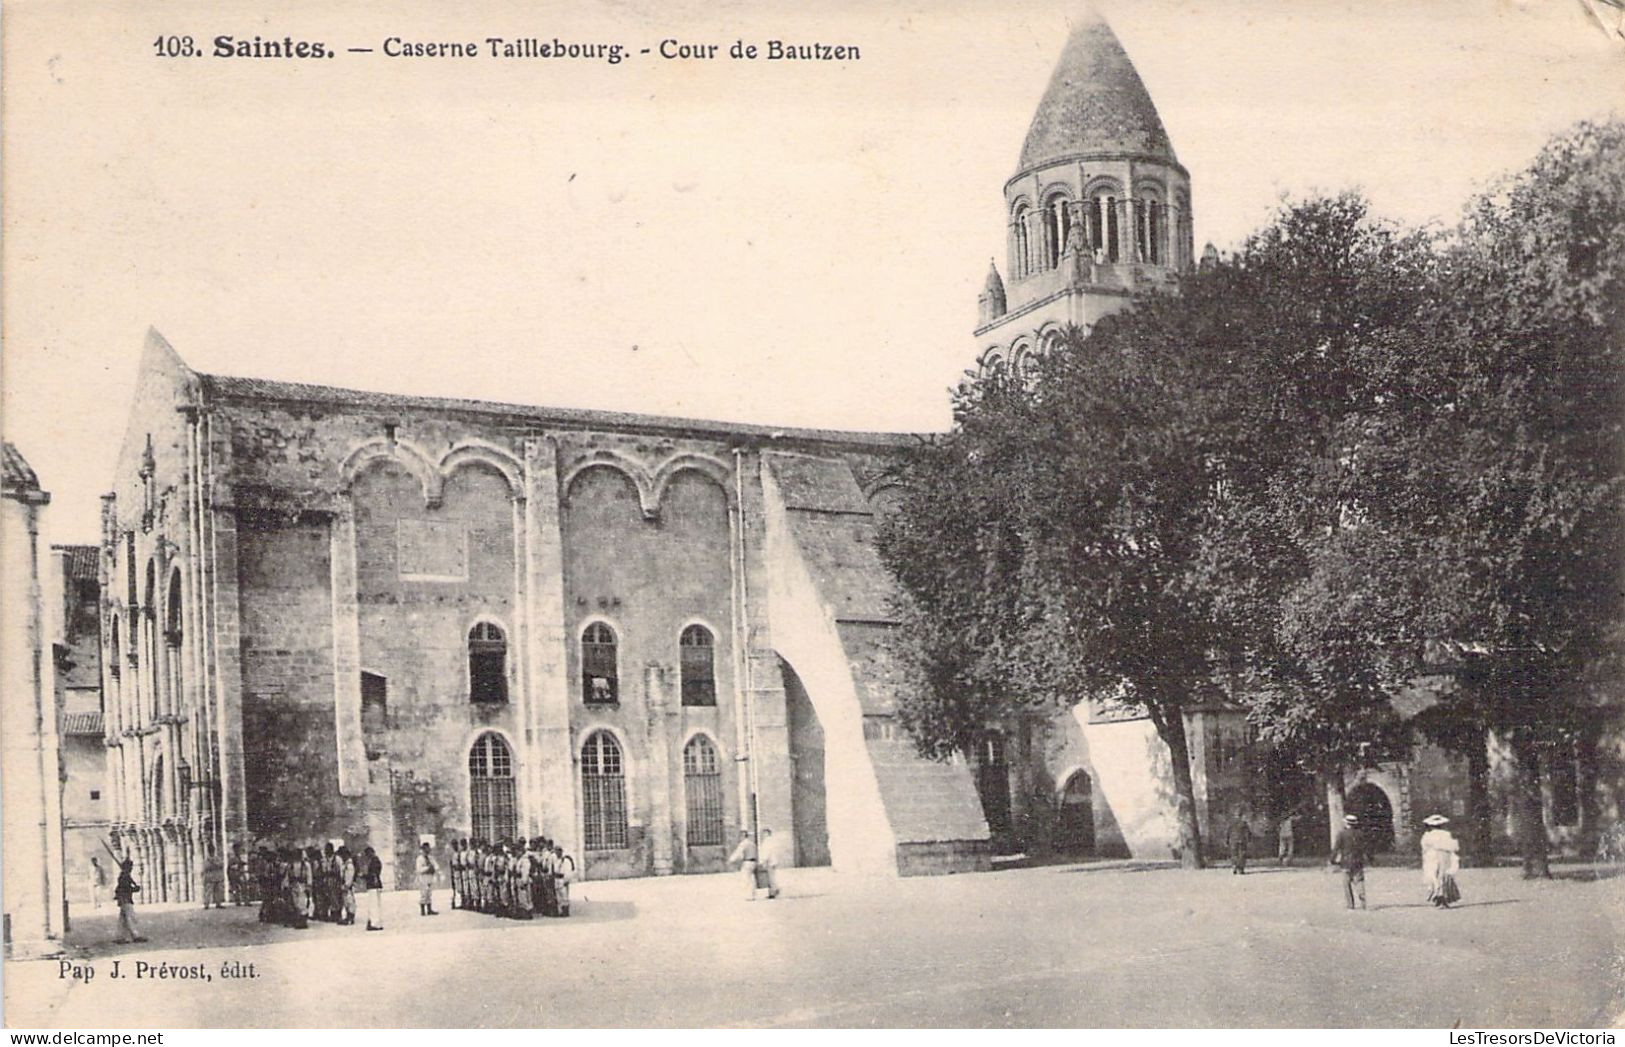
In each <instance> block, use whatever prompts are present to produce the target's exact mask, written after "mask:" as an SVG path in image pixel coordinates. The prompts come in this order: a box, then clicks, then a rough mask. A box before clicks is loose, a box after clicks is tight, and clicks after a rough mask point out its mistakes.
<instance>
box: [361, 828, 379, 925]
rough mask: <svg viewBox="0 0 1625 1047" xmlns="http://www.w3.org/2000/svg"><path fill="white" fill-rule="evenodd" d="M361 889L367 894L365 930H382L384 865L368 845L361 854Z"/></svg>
mask: <svg viewBox="0 0 1625 1047" xmlns="http://www.w3.org/2000/svg"><path fill="white" fill-rule="evenodd" d="M361 887H362V889H363V890H365V891H366V892H367V930H369V931H381V930H383V929H384V863H383V862H382V861H381V860H380V859H379V858H378V853H377V852H376V851H374V850H373V849H372V845H371V844H368V845H367V847H366V849H364V850H363V851H362V852H361Z"/></svg>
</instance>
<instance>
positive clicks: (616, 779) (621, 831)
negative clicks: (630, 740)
mask: <svg viewBox="0 0 1625 1047" xmlns="http://www.w3.org/2000/svg"><path fill="white" fill-rule="evenodd" d="M581 808H582V809H581V814H582V828H583V830H584V833H585V837H586V844H585V845H586V849H587V850H589V851H618V850H620V849H622V848H624V847H625V846H626V769H625V767H624V766H623V765H622V762H621V747H620V746H619V745H618V744H616V742H615V736H614V735H612V734H610V733H609V732H608V731H594V732H593V733H592V734H591V735H589V736H588V737H587V741H586V743H585V744H583V745H582V746H581Z"/></svg>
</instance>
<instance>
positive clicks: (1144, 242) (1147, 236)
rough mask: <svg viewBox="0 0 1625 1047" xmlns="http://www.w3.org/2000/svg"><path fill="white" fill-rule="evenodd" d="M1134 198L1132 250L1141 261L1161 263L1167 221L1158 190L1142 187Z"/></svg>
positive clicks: (1163, 257) (1163, 258)
mask: <svg viewBox="0 0 1625 1047" xmlns="http://www.w3.org/2000/svg"><path fill="white" fill-rule="evenodd" d="M1139 192H1140V195H1139V196H1138V197H1136V198H1135V200H1134V250H1135V257H1136V258H1137V259H1138V260H1139V261H1142V262H1148V263H1150V264H1152V265H1161V264H1163V262H1164V260H1165V253H1166V252H1165V251H1164V248H1163V241H1164V239H1165V238H1166V236H1167V231H1166V225H1167V221H1166V219H1165V217H1164V215H1163V207H1162V199H1161V197H1159V196H1158V195H1157V194H1158V190H1154V189H1142V190H1140V191H1139Z"/></svg>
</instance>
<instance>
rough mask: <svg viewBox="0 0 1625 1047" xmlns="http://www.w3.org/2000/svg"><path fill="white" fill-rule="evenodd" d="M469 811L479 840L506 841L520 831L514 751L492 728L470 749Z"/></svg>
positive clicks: (473, 830)
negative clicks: (515, 793) (514, 772)
mask: <svg viewBox="0 0 1625 1047" xmlns="http://www.w3.org/2000/svg"><path fill="white" fill-rule="evenodd" d="M468 814H469V820H470V823H471V824H470V828H471V830H472V832H471V835H472V836H473V837H474V839H476V840H502V839H506V838H508V837H511V836H516V835H518V833H519V814H518V809H517V805H516V803H515V801H514V779H513V751H512V750H511V749H509V748H508V743H507V742H505V741H503V740H502V736H501V735H499V734H496V733H494V732H491V731H487V732H486V733H485V734H482V735H480V736H479V738H478V739H476V740H475V742H474V747H473V748H472V749H470V750H469V751H468Z"/></svg>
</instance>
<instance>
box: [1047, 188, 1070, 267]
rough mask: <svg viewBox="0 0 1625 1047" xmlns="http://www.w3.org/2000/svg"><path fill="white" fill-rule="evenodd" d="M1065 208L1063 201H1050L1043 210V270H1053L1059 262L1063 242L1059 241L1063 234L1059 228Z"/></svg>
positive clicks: (1060, 227)
mask: <svg viewBox="0 0 1625 1047" xmlns="http://www.w3.org/2000/svg"><path fill="white" fill-rule="evenodd" d="M1065 207H1066V204H1065V202H1064V201H1061V200H1052V201H1050V203H1049V206H1048V207H1045V208H1044V268H1046V269H1054V268H1055V267H1056V266H1057V265H1059V264H1060V262H1061V248H1062V247H1064V246H1065V242H1064V241H1063V240H1062V239H1061V238H1062V237H1063V236H1064V235H1065V233H1064V232H1063V231H1062V226H1061V221H1062V219H1061V212H1062V210H1063V209H1064V208H1065Z"/></svg>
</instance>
